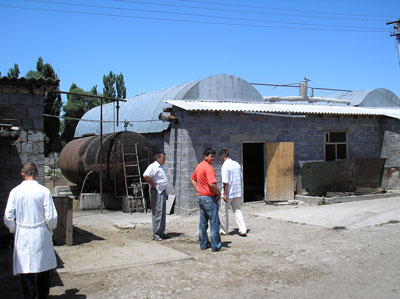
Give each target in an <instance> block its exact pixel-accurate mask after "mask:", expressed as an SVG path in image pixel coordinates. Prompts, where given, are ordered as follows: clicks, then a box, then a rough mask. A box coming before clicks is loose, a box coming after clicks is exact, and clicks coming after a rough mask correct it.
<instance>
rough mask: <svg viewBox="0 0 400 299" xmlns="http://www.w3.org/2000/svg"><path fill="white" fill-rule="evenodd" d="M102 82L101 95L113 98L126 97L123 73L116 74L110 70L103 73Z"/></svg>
mask: <svg viewBox="0 0 400 299" xmlns="http://www.w3.org/2000/svg"><path fill="white" fill-rule="evenodd" d="M103 84H104V88H103V96H105V97H109V98H114V99H125V98H126V87H125V81H124V75H123V74H122V73H119V75H116V74H114V73H113V72H112V71H110V72H109V73H108V75H103ZM107 102H110V101H107Z"/></svg>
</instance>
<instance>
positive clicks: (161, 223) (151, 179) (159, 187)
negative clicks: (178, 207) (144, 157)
mask: <svg viewBox="0 0 400 299" xmlns="http://www.w3.org/2000/svg"><path fill="white" fill-rule="evenodd" d="M154 159H155V161H154V162H153V163H151V164H150V165H149V166H148V167H147V169H146V170H145V172H144V173H143V177H144V179H145V180H146V182H148V183H149V190H150V191H149V193H150V204H151V215H152V223H153V240H155V241H162V239H163V238H166V236H165V234H164V232H165V220H166V202H167V185H168V180H167V176H166V174H165V171H164V167H163V164H164V163H165V153H163V152H158V153H156V154H155V155H154Z"/></svg>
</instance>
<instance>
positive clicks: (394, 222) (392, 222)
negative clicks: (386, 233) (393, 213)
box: [377, 220, 400, 226]
mask: <svg viewBox="0 0 400 299" xmlns="http://www.w3.org/2000/svg"><path fill="white" fill-rule="evenodd" d="M399 223H400V220H389V221H388V222H386V223H381V224H377V226H383V225H385V224H399Z"/></svg>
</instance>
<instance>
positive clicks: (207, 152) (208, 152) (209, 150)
mask: <svg viewBox="0 0 400 299" xmlns="http://www.w3.org/2000/svg"><path fill="white" fill-rule="evenodd" d="M208 155H216V153H215V149H213V148H211V147H207V148H206V149H205V150H204V152H203V156H208Z"/></svg>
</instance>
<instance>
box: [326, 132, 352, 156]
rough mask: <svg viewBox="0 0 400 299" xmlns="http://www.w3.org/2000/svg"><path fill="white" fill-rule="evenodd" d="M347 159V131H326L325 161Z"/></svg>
mask: <svg viewBox="0 0 400 299" xmlns="http://www.w3.org/2000/svg"><path fill="white" fill-rule="evenodd" d="M341 159H347V132H325V161H335V160H341Z"/></svg>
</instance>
